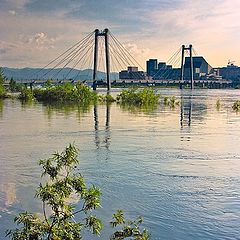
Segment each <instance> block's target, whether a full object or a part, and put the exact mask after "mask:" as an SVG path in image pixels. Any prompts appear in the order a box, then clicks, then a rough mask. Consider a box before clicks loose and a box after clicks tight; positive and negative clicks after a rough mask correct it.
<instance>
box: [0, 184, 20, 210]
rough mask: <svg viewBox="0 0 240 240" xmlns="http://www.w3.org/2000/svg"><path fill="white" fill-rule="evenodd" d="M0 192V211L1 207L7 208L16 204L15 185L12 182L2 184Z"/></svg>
mask: <svg viewBox="0 0 240 240" xmlns="http://www.w3.org/2000/svg"><path fill="white" fill-rule="evenodd" d="M0 191H1V194H2V195H3V197H1V201H0V209H1V208H2V207H3V208H7V207H9V206H11V205H12V204H13V203H15V202H16V200H17V197H16V185H15V184H14V183H13V182H7V183H5V184H4V183H2V185H1V188H0Z"/></svg>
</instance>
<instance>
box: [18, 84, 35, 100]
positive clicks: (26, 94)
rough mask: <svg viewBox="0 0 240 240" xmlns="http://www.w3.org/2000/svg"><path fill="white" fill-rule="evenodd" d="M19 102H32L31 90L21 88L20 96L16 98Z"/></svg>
mask: <svg viewBox="0 0 240 240" xmlns="http://www.w3.org/2000/svg"><path fill="white" fill-rule="evenodd" d="M18 98H19V99H20V100H23V101H32V100H34V95H33V92H32V90H31V89H28V88H26V87H23V88H22V89H21V92H20V95H19V96H18Z"/></svg>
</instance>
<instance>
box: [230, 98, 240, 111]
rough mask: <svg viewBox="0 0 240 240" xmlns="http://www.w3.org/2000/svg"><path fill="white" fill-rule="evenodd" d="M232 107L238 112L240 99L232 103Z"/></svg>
mask: <svg viewBox="0 0 240 240" xmlns="http://www.w3.org/2000/svg"><path fill="white" fill-rule="evenodd" d="M232 109H233V110H234V111H236V112H238V111H240V100H237V101H236V102H234V104H233V105H232Z"/></svg>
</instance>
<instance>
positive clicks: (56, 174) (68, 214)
mask: <svg viewBox="0 0 240 240" xmlns="http://www.w3.org/2000/svg"><path fill="white" fill-rule="evenodd" d="M78 162H79V161H78V159H77V149H76V148H75V146H74V145H72V144H70V145H69V146H68V147H66V149H65V151H63V152H62V153H55V154H53V156H52V157H51V158H49V159H46V160H40V162H39V164H40V165H41V166H42V168H43V171H42V176H47V177H48V179H49V181H47V182H46V183H45V184H40V185H39V187H38V189H37V193H36V197H37V198H39V199H40V200H41V201H42V203H43V218H41V217H40V216H38V215H36V214H33V213H28V212H24V213H20V214H19V216H18V217H16V218H15V222H16V223H17V224H18V225H21V226H22V227H21V228H20V229H15V230H10V231H8V232H7V235H8V236H10V237H11V239H14V240H21V239H29V240H30V239H52V240H55V239H59V240H60V239H66V240H75V239H81V231H82V229H83V228H87V229H88V230H90V231H91V232H92V233H93V234H97V235H99V234H100V231H101V229H102V226H103V225H102V223H101V221H100V220H99V219H98V218H97V217H96V216H95V215H92V214H91V212H92V210H94V209H96V208H99V207H100V195H101V192H100V189H98V188H97V187H95V186H91V187H89V188H88V187H87V186H86V183H85V180H84V178H83V176H82V175H81V174H79V173H78V174H76V173H73V170H74V168H75V167H76V164H78ZM73 195H76V196H77V197H78V200H80V201H81V202H82V204H81V206H82V207H81V208H80V209H76V208H75V206H74V205H73V204H70V203H68V202H69V199H71V197H72V196H73ZM47 207H48V208H50V213H49V214H48V213H47V211H46V208H47ZM80 213H82V214H83V215H84V218H83V220H82V221H77V220H75V217H76V215H77V214H80Z"/></svg>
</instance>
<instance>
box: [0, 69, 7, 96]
mask: <svg viewBox="0 0 240 240" xmlns="http://www.w3.org/2000/svg"><path fill="white" fill-rule="evenodd" d="M4 81H5V76H4V74H3V70H2V68H0V98H5V97H6V89H5V87H4V85H3V84H4Z"/></svg>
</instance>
